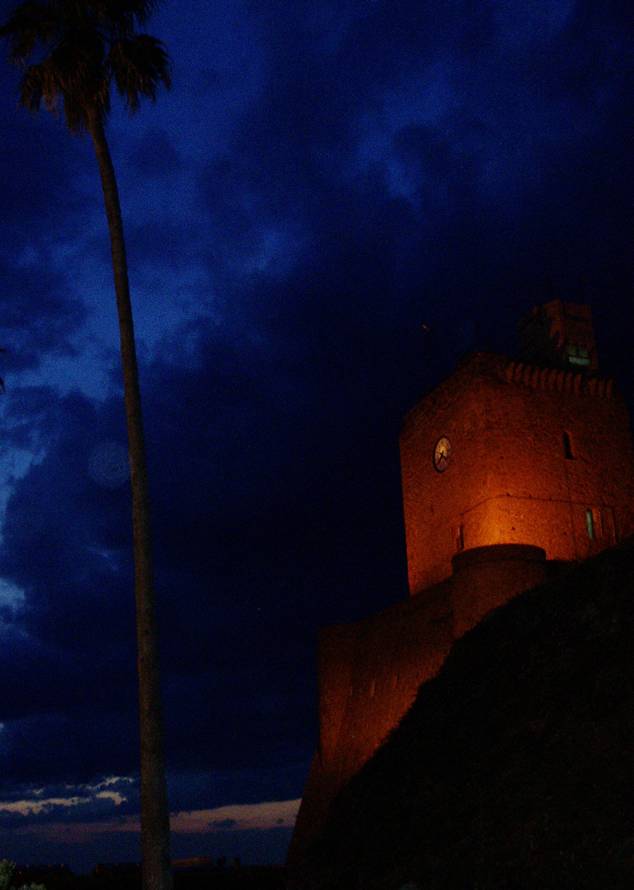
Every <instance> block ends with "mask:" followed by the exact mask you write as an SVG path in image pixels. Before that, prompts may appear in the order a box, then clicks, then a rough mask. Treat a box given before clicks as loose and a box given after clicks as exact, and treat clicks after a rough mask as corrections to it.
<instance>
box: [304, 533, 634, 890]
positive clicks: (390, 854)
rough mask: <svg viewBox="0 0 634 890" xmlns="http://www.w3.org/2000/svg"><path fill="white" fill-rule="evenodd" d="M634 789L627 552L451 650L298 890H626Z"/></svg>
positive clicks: (605, 557)
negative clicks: (439, 671) (441, 667)
mask: <svg viewBox="0 0 634 890" xmlns="http://www.w3.org/2000/svg"><path fill="white" fill-rule="evenodd" d="M633 779H634V543H633V542H632V541H628V542H626V543H624V544H623V545H621V546H620V547H618V548H615V549H613V550H610V551H606V552H605V553H603V554H601V555H600V556H598V557H596V558H594V559H592V560H589V561H588V562H586V563H584V564H583V565H580V566H578V567H576V568H573V569H569V570H567V571H566V572H565V573H564V574H562V575H561V576H560V577H559V578H558V579H557V580H555V581H554V582H551V583H549V584H546V585H544V586H542V587H539V588H536V589H534V590H531V591H528V592H527V593H525V594H523V595H521V596H520V597H518V598H517V599H516V600H514V601H512V602H511V603H509V604H508V605H507V606H505V607H503V608H500V609H498V610H497V611H495V612H493V613H492V614H491V615H490V616H489V617H488V618H487V619H485V621H484V622H483V623H482V624H480V625H479V626H478V627H476V628H475V629H474V630H473V631H472V632H470V633H469V634H468V635H467V636H465V637H464V638H463V639H462V640H460V641H459V642H458V643H457V645H456V646H455V648H454V650H453V652H452V654H451V656H450V657H449V659H448V660H447V662H446V663H445V665H444V667H443V670H442V671H441V673H440V674H439V675H438V676H437V677H436V678H435V679H434V680H432V681H431V682H429V683H427V684H424V685H423V686H422V687H421V689H420V691H419V695H418V698H417V700H416V702H415V704H414V705H413V707H412V708H411V710H410V711H409V712H408V714H407V715H406V716H405V718H404V719H403V721H402V723H401V724H400V726H399V727H397V729H396V730H395V731H394V732H393V733H392V735H391V737H390V738H389V739H388V740H387V742H386V743H385V744H384V746H383V747H382V748H381V749H380V750H379V751H378V752H377V754H376V755H375V756H374V757H373V759H372V760H371V761H370V762H369V763H368V764H366V767H365V768H364V769H363V770H362V771H361V772H360V773H359V774H358V775H357V776H356V777H355V778H354V779H353V780H352V781H351V782H350V783H349V785H348V786H347V787H346V788H344V790H343V792H342V793H341V794H340V796H339V798H338V799H337V800H336V801H335V803H334V804H333V807H332V809H331V811H330V815H329V820H328V823H327V825H326V827H325V830H324V831H323V832H322V834H321V836H320V837H319V838H318V839H317V840H316V841H315V842H314V843H313V845H312V846H311V847H310V848H309V850H308V852H307V854H306V856H305V859H304V862H303V865H302V867H301V870H298V871H296V872H295V873H294V874H293V875H292V876H291V887H292V888H294V890H295V888H296V890H403V888H404V887H405V886H407V887H408V890H475V888H478V890H507V888H508V890H511V888H512V890H525V888H526V890H528V888H531V890H532V888H535V890H537V888H539V890H572V888H574V890H605V888H610V890H617V888H618V890H626V888H627V890H631V888H632V887H634V794H633V793H632V788H633Z"/></svg>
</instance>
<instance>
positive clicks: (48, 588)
mask: <svg viewBox="0 0 634 890" xmlns="http://www.w3.org/2000/svg"><path fill="white" fill-rule="evenodd" d="M12 6H13V4H12V3H9V2H6V0H2V2H0V11H1V12H2V17H3V18H4V17H6V14H7V12H8V11H9V10H10V9H11V8H12ZM150 30H151V32H152V33H154V34H155V35H156V36H158V37H160V38H161V39H163V40H164V41H165V43H166V44H167V45H168V48H169V50H170V53H171V56H172V60H173V81H174V86H173V89H172V91H171V92H170V93H169V94H164V95H161V96H160V98H159V101H158V102H157V104H156V105H155V106H151V105H149V106H146V107H144V108H143V110H142V111H141V113H140V114H138V115H137V116H136V117H134V118H132V119H130V118H128V117H127V116H126V115H125V114H124V113H123V112H122V111H121V110H120V109H119V108H117V109H116V110H115V112H114V113H113V115H112V118H111V121H110V126H109V135H110V139H111V147H112V152H113V155H114V158H115V163H116V166H117V170H118V174H119V178H120V188H121V193H122V203H123V208H124V215H125V222H126V226H127V236H128V244H129V258H130V271H131V283H132V292H133V300H134V304H135V310H136V317H137V328H138V339H139V350H140V356H141V373H142V386H143V393H144V397H145V409H146V425H147V437H148V448H149V460H150V466H151V472H152V488H153V504H154V525H155V531H156V560H157V585H158V590H159V593H160V603H161V629H162V649H163V664H164V682H165V710H166V720H167V755H168V765H169V774H170V788H171V802H172V809H173V810H174V812H179V813H181V815H180V816H178V817H177V818H176V819H175V825H176V827H177V833H176V834H175V838H174V851H175V854H176V855H185V854H194V853H196V854H205V853H207V854H214V855H219V854H221V853H223V852H224V853H227V854H228V855H234V854H235V853H238V854H241V855H243V857H244V858H245V859H251V860H253V861H257V860H260V861H262V860H266V859H269V860H276V859H277V860H280V859H281V858H282V857H283V855H284V850H285V845H286V843H287V841H288V837H289V832H290V828H289V826H290V824H292V815H293V812H294V807H295V808H296V804H294V803H293V801H296V800H297V798H298V797H299V796H300V795H301V791H302V787H303V782H304V779H305V775H306V771H307V768H308V763H309V759H310V756H311V752H312V748H313V745H314V742H315V737H316V720H315V716H316V715H315V699H316V684H315V670H314V654H315V641H316V631H317V628H318V627H319V626H320V625H323V624H328V623H332V622H335V621H342V620H348V619H353V618H357V617H359V616H361V615H364V614H367V613H368V612H371V611H374V610H376V609H377V608H379V607H381V606H383V605H386V604H388V603H390V602H393V601H394V600H395V599H397V598H399V597H402V596H405V595H406V575H405V564H404V542H403V532H402V521H401V514H400V490H399V468H398V448H397V438H398V431H399V426H400V421H401V418H402V416H403V414H404V412H405V411H406V410H407V409H408V408H409V407H410V406H411V405H412V404H413V402H414V401H415V400H416V399H417V398H418V396H419V395H420V394H422V392H423V391H424V390H425V389H427V388H428V387H429V386H431V385H433V384H434V383H435V382H437V381H438V380H439V379H440V377H441V376H442V375H444V374H445V373H447V372H448V371H449V370H450V369H451V367H452V366H453V364H454V363H455V361H456V360H457V358H458V357H459V356H460V355H461V354H462V353H463V352H465V351H466V350H469V349H473V348H475V347H480V348H488V349H496V350H501V351H507V352H508V351H512V350H513V348H514V340H513V337H514V327H515V323H516V321H517V319H518V318H519V317H520V316H521V315H522V314H523V313H524V312H526V311H527V310H528V309H529V308H530V307H531V305H533V304H534V303H536V302H541V301H544V300H546V299H551V298H553V297H562V298H563V299H567V300H573V301H575V300H576V301H587V302H590V303H591V304H592V307H593V311H594V313H595V324H596V328H597V336H598V340H599V349H600V352H601V354H602V358H603V366H604V368H605V369H607V370H608V371H610V372H614V373H615V374H616V375H617V376H618V378H619V381H620V383H621V385H622V387H623V389H624V390H625V391H626V394H628V396H629V397H630V398H631V397H632V394H634V373H633V371H632V367H631V361H630V353H631V343H632V336H633V333H632V332H633V330H634V329H633V326H632V321H633V318H632V315H633V313H632V266H633V263H632V223H633V218H632V217H633V214H632V206H633V197H634V195H633V191H634V190H633V173H632V163H631V126H632V124H631V122H632V120H633V118H634V114H633V112H634V108H633V105H634V101H633V97H634V89H633V88H634V76H633V69H632V59H633V58H634V55H633V52H632V50H633V46H632V43H633V40H632V22H631V17H630V9H629V3H626V2H616V0H615V2H611V0H604V2H602V3H600V4H599V3H596V2H589V0H552V2H549V3H540V2H527V0H470V2H467V0H442V2H440V0H436V2H421V0H416V2H410V0H403V2H394V0H332V2H326V0H312V2H301V0H300V2H297V0H295V2H289V0H220V2H214V3H209V2H207V0H188V2H187V3H182V2H181V3H176V2H173V0H172V2H170V0H166V2H165V3H164V4H163V5H162V6H161V8H160V10H159V12H158V13H157V14H156V16H155V18H154V20H153V21H152V22H151V23H150ZM17 77H18V75H17V72H15V71H14V70H13V69H11V68H10V67H9V66H8V65H6V64H3V66H2V67H1V68H0V110H1V114H2V139H3V145H2V148H3V150H2V153H1V155H0V177H1V188H2V205H1V207H2V212H1V214H0V233H1V238H0V281H1V282H2V293H3V312H2V315H1V316H0V343H1V344H2V345H4V346H6V347H7V349H8V352H7V354H6V355H4V356H2V359H1V360H2V369H1V370H0V373H1V374H2V376H3V377H4V378H5V381H6V384H7V393H6V395H5V396H3V397H2V401H1V403H0V406H1V410H2V427H1V430H2V435H1V436H0V448H1V454H0V457H1V460H0V480H1V487H0V506H1V508H2V538H1V543H0V579H1V580H0V634H1V636H2V641H1V642H2V645H1V646H0V659H1V661H2V665H1V670H0V702H1V705H0V724H1V730H0V775H1V776H2V782H1V783H0V849H1V851H2V855H10V856H13V857H14V858H17V859H23V860H24V859H29V860H31V861H33V860H38V859H39V860H51V859H63V860H65V861H70V862H71V864H73V865H74V866H75V867H78V868H87V867H90V866H91V865H92V864H94V862H95V861H97V860H106V859H110V860H112V859H122V858H134V857H135V856H136V846H135V844H136V836H135V834H134V827H135V814H136V813H137V812H138V806H137V790H136V780H135V771H136V768H137V758H138V755H137V735H136V713H135V696H136V689H135V675H134V615H133V597H132V574H131V572H132V570H131V558H130V528H129V492H128V487H127V477H126V469H125V467H126V464H125V441H126V440H125V429H124V421H123V410H122V402H121V386H120V370H119V359H118V352H117V349H118V344H117V334H116V318H115V309H114V298H113V293H112V284H111V270H110V265H109V245H108V240H107V231H106V226H105V219H104V214H103V210H102V206H101V195H100V191H99V184H98V180H97V173H96V165H95V161H94V158H93V156H92V153H91V148H90V144H89V142H88V141H87V140H85V139H82V138H78V137H71V136H70V135H68V134H67V133H66V132H65V130H64V127H63V126H62V125H61V124H60V122H59V121H56V120H54V119H53V118H51V117H50V115H48V114H46V113H41V114H40V115H39V116H34V117H33V116H30V115H28V114H27V113H26V112H25V111H23V110H20V109H18V108H17V103H16V92H17ZM423 323H425V324H427V325H429V326H430V328H431V331H430V333H428V334H426V335H424V334H423V332H422V329H421V326H422V324H423ZM271 801H277V802H285V803H278V804H276V806H272V805H269V804H268V802H271ZM246 805H261V806H256V807H255V808H253V807H251V808H249V807H247V806H246ZM228 806H229V807H234V809H230V810H228V811H227V810H226V809H224V808H225V807H228ZM236 806H237V807H238V809H235V807H236ZM218 808H221V809H218ZM216 810H217V812H214V811H216ZM184 814H188V815H184ZM197 814H198V815H197ZM280 820H281V821H280Z"/></svg>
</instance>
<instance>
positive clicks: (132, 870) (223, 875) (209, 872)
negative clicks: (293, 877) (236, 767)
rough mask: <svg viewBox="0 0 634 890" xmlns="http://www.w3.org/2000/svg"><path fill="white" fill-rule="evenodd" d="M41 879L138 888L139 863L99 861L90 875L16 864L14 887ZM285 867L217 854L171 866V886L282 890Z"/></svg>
mask: <svg viewBox="0 0 634 890" xmlns="http://www.w3.org/2000/svg"><path fill="white" fill-rule="evenodd" d="M25 883H26V884H28V883H41V884H44V885H45V886H46V890H141V870H140V868H139V866H138V865H134V864H129V865H128V864H121V865H101V866H97V867H96V868H95V869H94V870H93V872H92V873H91V874H89V875H75V874H73V872H72V871H71V870H70V869H69V868H68V867H66V866H63V865H62V866H41V867H38V866H32V867H28V868H27V867H24V866H22V867H18V868H17V869H16V872H15V878H14V884H15V886H16V887H19V886H21V885H22V884H25ZM284 887H285V869H284V867H283V866H281V865H246V866H240V865H239V863H237V862H236V861H235V860H226V859H223V858H220V859H218V860H216V861H215V862H214V863H213V864H212V863H209V864H204V865H193V866H191V867H186V868H176V869H175V870H174V890H243V888H244V890H284Z"/></svg>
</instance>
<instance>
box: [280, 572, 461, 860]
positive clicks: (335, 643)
mask: <svg viewBox="0 0 634 890" xmlns="http://www.w3.org/2000/svg"><path fill="white" fill-rule="evenodd" d="M449 608H450V596H449V585H448V584H440V585H438V586H437V587H435V588H432V589H431V590H429V591H427V592H426V593H425V596H421V597H418V598H416V599H409V600H404V601H403V602H400V603H397V604H395V605H394V606H392V607H390V608H389V609H386V610H385V611H383V612H381V613H379V614H378V615H375V616H372V617H370V618H367V619H365V620H363V621H360V622H357V623H356V624H351V625H339V626H335V627H332V628H327V629H326V630H325V631H323V632H322V634H321V635H320V651H319V669H320V678H319V689H320V701H319V725H320V745H319V750H318V751H317V753H316V754H315V757H314V759H313V763H312V765H311V769H310V774H309V778H308V782H307V784H306V788H305V791H304V796H303V798H302V804H301V807H300V811H299V814H298V818H297V825H296V828H295V832H294V835H293V841H292V844H291V848H290V850H289V862H293V861H294V860H295V859H297V858H298V857H300V856H301V851H302V850H303V849H304V847H305V845H306V843H307V842H308V841H309V840H310V838H311V837H313V836H314V834H315V833H316V832H317V831H318V829H319V827H320V826H321V824H322V823H323V820H324V818H325V816H326V813H327V810H328V806H329V805H330V803H331V801H332V800H333V798H334V797H335V796H336V794H337V793H338V791H339V790H340V789H341V788H342V786H343V785H344V784H345V783H346V782H347V781H348V780H349V779H350V778H351V777H352V776H353V775H354V774H355V773H356V772H358V770H359V769H360V768H361V767H362V766H363V764H364V763H365V762H366V761H367V760H369V759H370V757H371V756H372V754H373V753H374V752H375V750H376V749H377V748H378V747H379V745H380V744H381V743H382V742H383V741H384V739H385V738H386V736H387V735H388V734H389V732H390V731H391V730H392V729H393V728H394V727H395V726H396V725H397V724H398V723H399V721H400V720H401V718H402V717H403V716H404V714H405V713H406V712H407V711H408V709H409V708H410V706H411V704H412V702H413V701H414V699H415V697H416V694H417V692H418V688H419V686H420V685H421V683H423V682H425V680H428V679H430V678H431V677H432V676H434V675H435V674H436V673H437V672H438V670H439V669H440V667H441V666H442V664H443V662H444V660H445V658H446V657H447V654H448V652H449V650H450V648H451V645H452V643H453V631H452V620H451V614H450V611H449Z"/></svg>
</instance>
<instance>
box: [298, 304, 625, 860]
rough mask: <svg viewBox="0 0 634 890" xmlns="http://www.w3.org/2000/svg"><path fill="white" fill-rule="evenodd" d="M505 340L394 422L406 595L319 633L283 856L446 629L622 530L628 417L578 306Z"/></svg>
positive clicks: (377, 735) (401, 699)
mask: <svg viewBox="0 0 634 890" xmlns="http://www.w3.org/2000/svg"><path fill="white" fill-rule="evenodd" d="M520 334H521V342H522V352H521V354H520V356H519V358H518V359H511V358H508V357H506V356H502V355H494V354H491V353H474V354H472V355H470V356H468V357H467V358H466V359H464V360H463V361H462V362H461V363H460V365H459V366H458V368H457V369H456V370H455V372H454V373H453V374H452V375H451V376H450V377H449V378H447V379H446V380H445V381H443V382H442V383H441V384H440V385H439V386H437V387H436V388H435V389H434V390H433V391H432V392H430V393H429V394H428V395H426V396H425V397H424V398H423V399H422V400H421V401H420V402H419V403H418V405H416V407H415V408H414V409H413V410H412V411H411V412H410V413H409V414H408V416H407V418H406V419H405V422H404V425H403V429H402V433H401V440H400V448H401V468H402V486H403V509H404V518H405V536H406V545H407V562H408V574H409V587H410V594H411V596H410V597H409V599H408V600H405V601H404V602H400V603H397V604H395V605H394V606H392V607H391V608H389V609H387V610H385V611H384V612H382V613H381V614H379V615H375V616H371V617H370V618H367V619H365V620H364V621H361V622H358V623H356V624H352V625H347V626H340V627H334V628H328V629H326V630H325V631H324V632H323V633H322V636H321V639H320V653H319V656H320V658H319V718H320V739H319V747H318V751H317V754H316V755H315V759H314V761H313V765H312V768H311V773H310V777H309V780H308V784H307V787H306V791H305V794H304V799H303V802H302V807H301V810H300V814H299V818H298V823H297V828H296V832H295V837H294V840H293V844H292V846H291V853H290V859H289V861H290V862H291V864H292V862H293V861H301V855H302V853H301V851H302V849H303V848H304V847H305V845H306V843H307V842H309V840H310V838H311V837H312V836H313V835H314V834H315V832H316V831H317V830H318V827H319V825H320V824H321V822H322V821H323V819H324V818H325V814H326V813H327V809H328V806H329V804H330V801H332V799H333V797H334V796H335V795H336V793H337V791H338V790H339V789H340V788H341V786H342V785H343V784H345V782H346V781H348V779H349V778H350V777H351V776H352V775H354V774H355V772H357V771H358V770H359V769H360V767H361V766H362V765H363V763H364V762H365V761H367V760H368V758H369V757H370V756H371V755H372V754H373V752H374V751H375V750H376V748H377V747H378V745H379V744H380V743H381V742H382V741H383V739H384V738H385V737H386V735H387V734H388V733H389V731H390V730H391V729H392V728H393V727H394V726H395V725H396V724H397V723H398V722H399V720H400V719H401V717H402V716H403V715H404V714H405V712H406V711H407V710H408V708H409V707H410V705H411V703H412V701H413V700H414V697H415V695H416V693H417V690H418V688H419V686H420V685H421V683H423V682H424V681H425V680H428V679H429V678H430V677H432V676H433V675H434V674H435V673H436V672H437V671H438V670H439V668H440V667H441V665H442V663H443V661H444V660H445V658H446V657H447V655H448V653H449V652H450V650H451V647H452V645H453V642H454V641H455V640H456V639H457V638H458V637H460V636H461V635H462V634H464V633H465V632H466V631H468V630H469V629H470V628H471V627H473V626H474V625H475V624H476V623H477V622H478V621H479V620H481V618H482V617H483V616H484V615H485V614H486V613H487V612H489V611H490V610H491V609H492V608H495V607H496V606H499V605H502V604H503V603H505V602H507V601H508V600H509V599H511V598H512V597H513V596H515V595H517V594H518V593H519V592H521V591H523V590H526V589H527V588H529V587H532V586H534V585H536V584H538V583H540V582H541V581H542V580H543V579H544V578H545V577H547V576H548V575H549V574H551V573H552V572H554V571H558V570H559V569H560V568H561V567H562V566H565V564H566V563H567V562H570V561H576V560H580V559H585V558H587V557H588V556H590V555H592V554H594V553H596V552H598V551H599V550H602V549H604V548H605V547H609V546H611V545H612V544H614V543H616V542H617V541H619V540H620V539H621V538H622V537H625V536H626V535H630V534H633V533H634V453H633V449H632V440H631V435H630V428H629V419H628V414H627V410H626V407H625V404H624V402H623V400H622V398H621V396H620V395H619V394H618V392H617V391H616V389H615V387H614V385H613V382H612V381H611V380H609V379H606V378H603V377H601V376H600V375H599V370H598V368H599V366H598V359H597V350H596V344H595V339H594V332H593V328H592V319H591V315H590V310H589V308H588V307H587V306H582V305H577V304H572V303H563V302H561V301H559V300H556V301H553V302H550V303H547V304H546V305H544V306H541V307H537V308H535V309H533V311H532V312H531V313H530V314H529V315H528V316H527V318H526V319H525V320H524V321H523V322H522V324H521V326H520Z"/></svg>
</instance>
